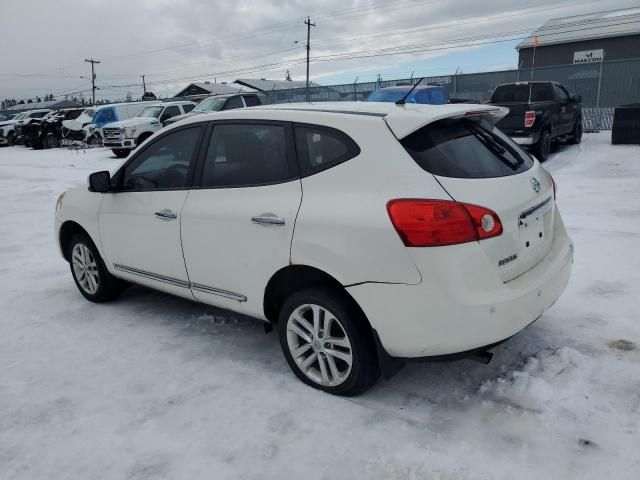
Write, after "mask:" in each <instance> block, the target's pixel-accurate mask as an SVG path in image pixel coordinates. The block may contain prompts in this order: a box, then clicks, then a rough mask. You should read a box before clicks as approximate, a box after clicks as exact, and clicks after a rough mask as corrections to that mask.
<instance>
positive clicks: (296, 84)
mask: <svg viewBox="0 0 640 480" xmlns="http://www.w3.org/2000/svg"><path fill="white" fill-rule="evenodd" d="M235 83H238V84H240V85H246V86H248V87H251V88H255V89H256V90H260V91H261V92H270V91H272V90H288V89H290V88H305V87H306V86H307V83H306V82H303V81H300V80H267V79H265V78H238V79H237V80H236V81H235ZM309 85H310V86H311V87H318V86H319V85H318V84H317V83H314V82H309Z"/></svg>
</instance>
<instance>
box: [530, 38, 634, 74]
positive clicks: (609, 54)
mask: <svg viewBox="0 0 640 480" xmlns="http://www.w3.org/2000/svg"><path fill="white" fill-rule="evenodd" d="M600 48H602V49H604V59H605V60H607V61H611V60H623V59H630V58H640V35H629V36H626V37H613V38H601V39H594V40H583V41H580V42H571V43H561V44H557V45H548V46H544V45H542V46H540V47H537V48H536V59H535V62H536V63H535V66H536V67H547V66H556V65H568V64H572V63H573V52H581V51H584V50H597V49H600ZM532 58H533V47H527V48H522V49H520V52H519V59H518V66H519V68H521V69H526V68H531V62H532Z"/></svg>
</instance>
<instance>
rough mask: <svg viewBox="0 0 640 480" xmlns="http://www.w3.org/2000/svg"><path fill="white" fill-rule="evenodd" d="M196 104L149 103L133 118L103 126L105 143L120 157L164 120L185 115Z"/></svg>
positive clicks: (148, 135) (159, 127)
mask: <svg viewBox="0 0 640 480" xmlns="http://www.w3.org/2000/svg"><path fill="white" fill-rule="evenodd" d="M195 106H196V104H195V103H193V102H187V101H177V102H157V103H155V104H151V105H147V106H146V107H145V108H143V109H142V110H141V111H140V112H139V113H138V114H136V116H135V117H133V118H128V119H126V120H122V121H120V122H113V123H109V124H108V125H106V126H105V127H103V128H102V138H103V139H104V140H103V145H104V146H105V147H108V148H111V150H112V151H113V153H114V154H115V156H116V157H118V158H124V157H126V156H127V155H129V152H130V151H131V150H133V149H134V148H136V147H137V146H138V145H140V144H141V143H142V142H144V141H145V140H146V139H147V138H149V137H150V136H151V135H153V134H154V133H155V132H157V131H158V130H160V129H161V128H162V127H163V125H164V122H165V121H167V120H169V119H170V118H172V117H175V116H177V115H184V114H185V113H188V112H190V111H191V110H193V108H194V107H195Z"/></svg>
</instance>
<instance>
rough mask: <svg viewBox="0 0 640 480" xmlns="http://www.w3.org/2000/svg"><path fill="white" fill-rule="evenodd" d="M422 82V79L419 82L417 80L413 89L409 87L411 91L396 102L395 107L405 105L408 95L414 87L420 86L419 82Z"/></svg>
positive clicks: (413, 88)
mask: <svg viewBox="0 0 640 480" xmlns="http://www.w3.org/2000/svg"><path fill="white" fill-rule="evenodd" d="M422 80H424V77H422V78H421V79H420V80H418V81H417V82H416V84H415V85H414V86H413V87H411V89H410V90H409V91H408V92H407V93H406V95H405V96H404V97H402V98H401V99H400V100H398V101H396V105H404V104H405V103H407V102H406V100H407V98H408V97H409V95H411V92H413V91H414V90H415V89H416V87H417V86H418V85H420V82H421V81H422Z"/></svg>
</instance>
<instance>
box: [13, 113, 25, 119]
mask: <svg viewBox="0 0 640 480" xmlns="http://www.w3.org/2000/svg"><path fill="white" fill-rule="evenodd" d="M26 115H27V114H26V113H24V112H23V113H19V114H17V115H16V116H15V117H13V118H12V119H11V120H21V119H23V118H24V117H25V116H26Z"/></svg>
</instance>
